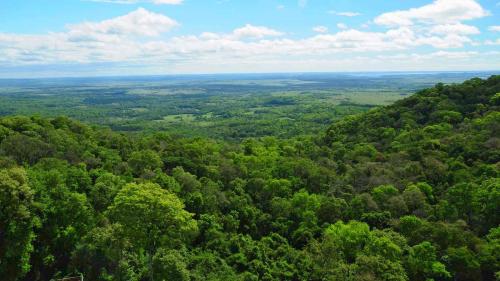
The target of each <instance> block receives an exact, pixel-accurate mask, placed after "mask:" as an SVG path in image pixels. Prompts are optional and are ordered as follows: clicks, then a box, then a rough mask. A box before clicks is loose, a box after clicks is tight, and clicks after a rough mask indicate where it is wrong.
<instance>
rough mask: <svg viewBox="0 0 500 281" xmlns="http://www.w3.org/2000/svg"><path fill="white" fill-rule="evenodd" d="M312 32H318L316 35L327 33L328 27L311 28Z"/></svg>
mask: <svg viewBox="0 0 500 281" xmlns="http://www.w3.org/2000/svg"><path fill="white" fill-rule="evenodd" d="M312 30H313V31H314V32H318V33H326V32H328V27H326V26H322V25H318V26H315V27H313V28H312Z"/></svg>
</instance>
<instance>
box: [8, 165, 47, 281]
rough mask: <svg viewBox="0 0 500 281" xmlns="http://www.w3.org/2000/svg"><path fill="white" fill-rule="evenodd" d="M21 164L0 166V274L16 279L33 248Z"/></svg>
mask: <svg viewBox="0 0 500 281" xmlns="http://www.w3.org/2000/svg"><path fill="white" fill-rule="evenodd" d="M27 181H28V179H27V177H26V172H25V171H24V169H22V168H12V169H2V170H0V276H1V278H2V280H5V281H11V280H18V279H20V278H21V277H23V276H24V275H25V274H26V273H27V272H28V271H29V269H30V253H31V252H32V250H33V246H32V240H33V238H34V232H33V228H34V227H35V225H36V224H37V221H38V220H37V218H36V217H35V215H34V214H33V208H34V202H33V191H32V190H31V188H30V187H29V186H28V183H27Z"/></svg>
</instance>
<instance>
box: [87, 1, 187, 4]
mask: <svg viewBox="0 0 500 281" xmlns="http://www.w3.org/2000/svg"><path fill="white" fill-rule="evenodd" d="M86 1H90V2H102V3H113V4H137V3H148V2H149V3H153V4H156V5H180V4H182V2H184V0H86Z"/></svg>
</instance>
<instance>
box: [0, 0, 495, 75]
mask: <svg viewBox="0 0 500 281" xmlns="http://www.w3.org/2000/svg"><path fill="white" fill-rule="evenodd" d="M499 1H500V0H479V1H478V0H391V1H387V0H355V1H353V0H308V1H306V0H298V1H297V0H287V1H285V0H252V1H247V0H245V1H244V0H85V1H84V0H23V1H19V0H2V1H0V77H44V76H100V75H148V74H185V73H231V72H320V71H325V72H330V71H340V72H343V71H423V70H438V71H439V70H498V69H500V59H499V58H500V2H499Z"/></svg>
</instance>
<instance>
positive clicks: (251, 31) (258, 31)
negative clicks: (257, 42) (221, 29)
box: [233, 24, 284, 38]
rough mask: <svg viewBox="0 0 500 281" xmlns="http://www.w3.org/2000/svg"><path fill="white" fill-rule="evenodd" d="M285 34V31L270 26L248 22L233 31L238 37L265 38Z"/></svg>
mask: <svg viewBox="0 0 500 281" xmlns="http://www.w3.org/2000/svg"><path fill="white" fill-rule="evenodd" d="M283 34H284V33H283V32H280V31H277V30H274V29H271V28H269V27H265V26H255V25H251V24H246V25H245V26H243V27H240V28H237V29H235V30H234V31H233V35H234V36H236V38H264V37H274V36H282V35H283Z"/></svg>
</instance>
